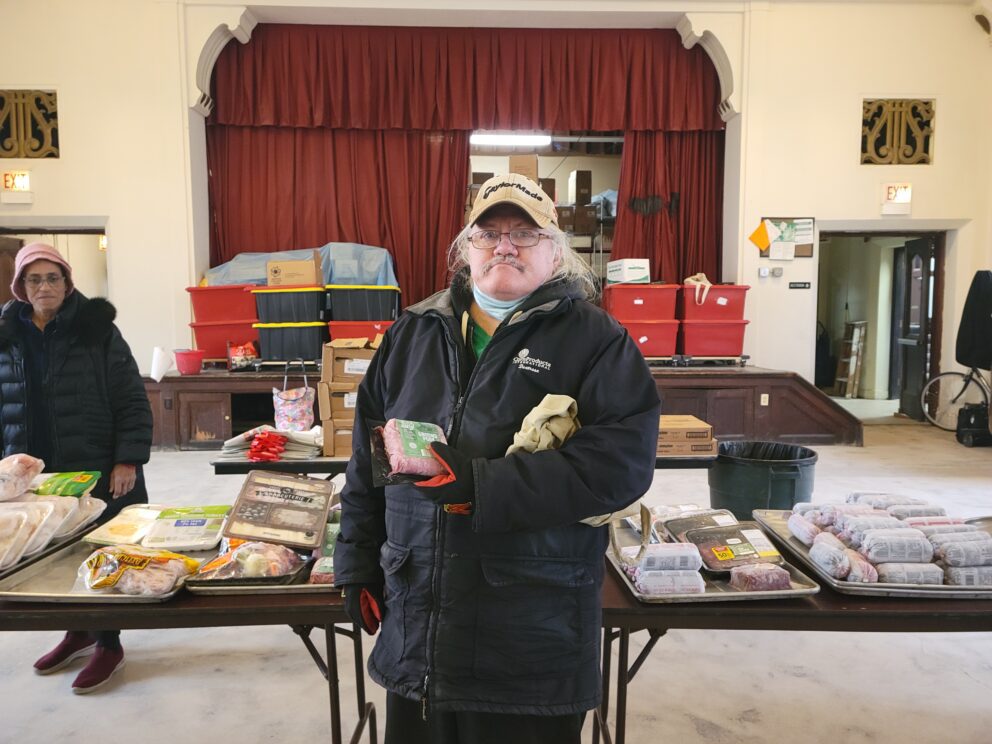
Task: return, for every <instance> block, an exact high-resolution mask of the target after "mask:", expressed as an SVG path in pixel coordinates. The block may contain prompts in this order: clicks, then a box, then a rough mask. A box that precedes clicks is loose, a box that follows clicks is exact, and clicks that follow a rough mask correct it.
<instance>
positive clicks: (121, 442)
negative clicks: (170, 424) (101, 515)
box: [0, 290, 152, 511]
mask: <svg viewBox="0 0 992 744" xmlns="http://www.w3.org/2000/svg"><path fill="white" fill-rule="evenodd" d="M24 307H25V303H23V302H20V301H18V300H11V301H10V302H8V303H7V304H6V305H4V307H3V310H2V311H0V433H2V442H3V456H4V457H6V456H8V455H12V454H15V453H18V452H27V443H28V432H27V427H28V425H29V420H30V419H29V417H27V416H26V411H25V405H26V401H27V385H26V381H25V377H24V353H23V344H24V341H23V333H24V324H23V321H22V320H20V318H19V315H20V312H21V309H22V308H24ZM116 314H117V312H116V310H115V309H114V306H113V305H111V304H110V303H109V302H108V301H107V300H105V299H103V298H101V297H96V298H93V299H87V298H86V297H84V296H83V295H82V294H81V293H80V292H79V291H78V290H76V291H74V292H73V293H72V294H70V295H69V296H68V297H67V298H66V299H65V302H64V303H63V304H62V307H61V309H60V310H59V312H58V315H57V316H56V319H57V321H56V322H57V326H56V331H55V334H54V335H53V336H52V338H51V340H50V341H49V347H48V370H47V372H46V374H45V375H44V379H43V381H42V384H43V386H44V392H45V395H46V396H47V398H48V400H49V404H50V409H49V410H50V414H51V421H50V430H51V432H52V437H53V442H52V453H53V457H52V461H51V462H46V463H45V470H46V471H49V472H64V471H73V470H99V471H100V472H101V473H102V474H103V476H104V477H103V478H101V480H100V483H99V484H98V485H97V487H96V489H95V490H94V495H96V496H98V497H100V498H103V499H105V500H107V499H108V498H109V497H108V488H107V480H108V477H109V474H110V471H111V469H112V468H113V466H114V465H116V464H118V463H123V464H132V465H142V464H144V463H146V462H148V458H149V455H150V452H151V443H152V413H151V407H150V406H149V404H148V396H147V395H146V393H145V387H144V384H143V383H142V380H141V375H140V373H139V372H138V365H137V364H136V363H135V361H134V357H133V356H132V355H131V349H130V348H129V347H128V345H127V343H126V342H125V341H124V338H123V337H122V336H121V333H120V331H119V330H118V329H117V326H115V325H114V322H113V321H114V318H115V317H116ZM28 454H31V453H30V452H28ZM138 470H139V479H138V483H137V485H136V487H135V490H134V491H132V492H131V493H130V494H128V495H127V496H125V497H124V498H123V499H118V500H116V501H114V502H113V505H112V507H111V509H110V510H108V511H116V510H117V509H119V508H120V507H121V506H123V505H124V504H126V503H134V502H136V501H147V494H146V493H145V490H144V483H143V479H142V478H141V477H140V471H141V468H139V469H138Z"/></svg>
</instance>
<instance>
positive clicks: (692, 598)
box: [606, 525, 820, 604]
mask: <svg viewBox="0 0 992 744" xmlns="http://www.w3.org/2000/svg"><path fill="white" fill-rule="evenodd" d="M614 530H615V532H614V534H615V536H616V543H617V545H618V546H619V547H621V548H623V547H628V546H631V545H638V544H639V543H640V542H641V535H640V534H639V533H638V532H636V531H635V530H633V529H631V528H630V527H628V526H626V525H624V526H622V527H621V526H617V525H614ZM606 557H607V558H609V560H610V563H611V564H612V565H613V567H614V568H615V569H616V572H617V574H618V575H619V576H620V578H621V579H622V580H623V582H624V583H625V584H626V585H627V588H628V589H629V590H630V593H631V594H633V595H634V596H635V597H637V599H639V600H640V601H641V602H647V603H650V604H670V603H673V602H734V601H742V600H748V599H790V598H792V597H807V596H809V595H811V594H816V593H817V592H818V591H820V585H819V584H817V583H816V582H815V581H813V580H812V579H811V578H810V577H809V576H807V575H806V574H804V573H803V572H802V571H800V570H799V569H798V568H796V567H795V566H793V565H791V564H790V563H789V562H788V561H783V562H782V563H780V564H778V565H780V566H781V567H782V568H784V569H786V570H787V571H788V572H789V576H790V583H791V584H792V589H782V590H779V591H774V592H742V591H740V590H738V589H733V588H731V586H730V574H729V572H728V573H718V574H717V573H711V572H709V571H700V573H701V574H702V576H703V580H704V581H705V582H706V591H704V592H703V593H702V594H662V595H658V596H655V595H648V594H641V593H640V592H639V591H637V588H636V587H635V586H634V582H633V581H631V580H630V577H628V576H627V574H626V572H624V570H623V567H622V566H621V564H620V559H619V558H618V557H617V555H616V553H615V552H614V551H613V549H612V548H611V549H609V550H607V551H606Z"/></svg>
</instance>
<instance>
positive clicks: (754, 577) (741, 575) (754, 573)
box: [730, 563, 792, 592]
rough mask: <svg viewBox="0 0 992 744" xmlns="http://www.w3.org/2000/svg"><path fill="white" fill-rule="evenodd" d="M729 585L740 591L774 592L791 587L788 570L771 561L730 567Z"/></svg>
mask: <svg viewBox="0 0 992 744" xmlns="http://www.w3.org/2000/svg"><path fill="white" fill-rule="evenodd" d="M730 586H731V587H732V588H733V589H737V590H738V591H741V592H776V591H784V590H788V589H791V588H792V582H791V580H790V578H789V572H788V571H786V570H785V569H784V568H782V567H781V566H776V565H774V564H772V563H753V564H751V565H749V566H736V567H734V568H732V569H730Z"/></svg>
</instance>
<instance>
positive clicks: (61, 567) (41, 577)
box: [0, 540, 210, 604]
mask: <svg viewBox="0 0 992 744" xmlns="http://www.w3.org/2000/svg"><path fill="white" fill-rule="evenodd" d="M97 549H98V546H96V545H91V544H90V543H86V542H83V541H81V540H76V541H75V542H72V543H69V544H68V545H64V546H62V547H60V548H59V549H57V550H54V551H52V552H51V553H49V554H47V555H45V556H43V557H39V558H38V559H37V560H36V561H34V562H33V563H30V564H28V565H26V566H23V567H22V568H21V569H20V570H19V571H15V572H14V573H12V574H10V575H8V576H6V577H4V578H3V579H2V580H0V599H3V600H7V601H11V602H85V603H99V604H149V603H155V602H164V601H166V600H167V599H170V598H172V597H174V596H175V595H176V592H178V591H179V590H180V589H181V588H182V584H179V585H178V586H177V587H176V588H175V589H173V590H172V591H171V592H168V593H167V594H163V595H161V596H158V597H140V596H134V595H131V594H97V593H94V592H85V591H84V592H78V591H76V592H74V591H73V586H75V584H76V573H77V572H78V571H79V566H80V565H81V564H82V562H83V561H85V560H86V559H87V558H88V557H89V556H90V555H91V554H92V553H93V552H94V551H95V550H97ZM187 555H189V557H190V558H195V559H197V560H201V559H203V558H206V557H207V556H209V555H210V554H205V553H188V554H187Z"/></svg>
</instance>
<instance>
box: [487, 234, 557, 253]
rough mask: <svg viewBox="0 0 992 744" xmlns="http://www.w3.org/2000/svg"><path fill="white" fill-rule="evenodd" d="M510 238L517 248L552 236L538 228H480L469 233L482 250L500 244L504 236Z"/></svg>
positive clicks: (528, 246) (529, 246) (534, 243)
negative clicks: (497, 229)
mask: <svg viewBox="0 0 992 744" xmlns="http://www.w3.org/2000/svg"><path fill="white" fill-rule="evenodd" d="M504 235H507V236H509V238H510V244H511V245H513V246H514V247H516V248H533V247H534V246H535V245H537V244H538V243H540V242H541V240H542V239H543V238H548V237H550V236H549V235H545V234H544V233H542V232H538V231H537V230H526V229H524V230H510V232H497V231H496V230H480V231H479V232H477V233H472V234H471V235H469V238H468V239H469V240H470V241H472V245H474V246H475V247H476V248H478V249H479V250H482V251H491V250H493V249H494V248H495V247H496V246H498V245H499V241H500V240H502V239H503V236H504Z"/></svg>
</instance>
